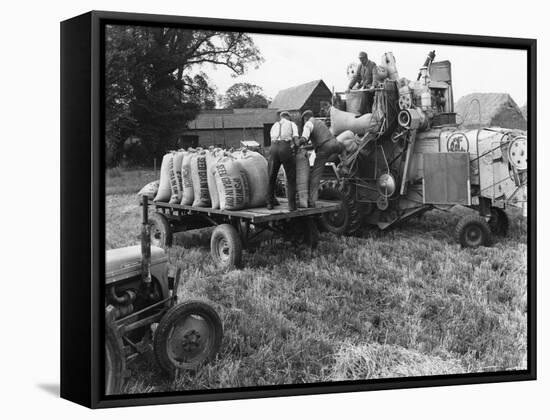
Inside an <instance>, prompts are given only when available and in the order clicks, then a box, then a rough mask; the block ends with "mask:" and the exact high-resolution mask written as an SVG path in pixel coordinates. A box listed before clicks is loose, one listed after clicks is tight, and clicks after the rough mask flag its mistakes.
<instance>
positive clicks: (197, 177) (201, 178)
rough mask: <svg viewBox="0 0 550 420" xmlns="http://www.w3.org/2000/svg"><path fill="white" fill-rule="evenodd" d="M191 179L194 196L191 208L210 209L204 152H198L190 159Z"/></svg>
mask: <svg viewBox="0 0 550 420" xmlns="http://www.w3.org/2000/svg"><path fill="white" fill-rule="evenodd" d="M191 177H192V178H193V193H194V195H195V199H194V200H193V207H210V193H209V192H208V172H207V170H206V151H205V150H200V151H198V152H197V153H196V154H194V155H193V157H192V158H191Z"/></svg>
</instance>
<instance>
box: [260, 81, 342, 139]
mask: <svg viewBox="0 0 550 420" xmlns="http://www.w3.org/2000/svg"><path fill="white" fill-rule="evenodd" d="M331 99H332V92H331V91H330V89H329V88H328V87H327V85H326V84H325V82H323V81H322V80H320V79H319V80H314V81H312V82H308V83H304V84H302V85H298V86H294V87H290V88H287V89H283V90H281V91H279V93H277V95H276V96H275V98H273V101H272V102H271V104H270V105H269V108H270V109H277V110H280V111H289V112H290V114H291V115H292V119H293V120H294V122H296V124H298V127H300V128H301V125H302V124H301V120H300V115H301V113H302V112H304V111H305V110H307V109H310V110H312V111H313V115H314V116H316V117H317V116H325V115H324V109H328V106H329V105H330V103H331Z"/></svg>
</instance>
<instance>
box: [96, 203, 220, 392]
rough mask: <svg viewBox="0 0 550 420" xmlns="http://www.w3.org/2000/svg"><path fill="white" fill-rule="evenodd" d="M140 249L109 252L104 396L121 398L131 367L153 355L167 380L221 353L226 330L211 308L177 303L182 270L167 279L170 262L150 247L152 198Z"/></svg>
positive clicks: (145, 209) (145, 206)
mask: <svg viewBox="0 0 550 420" xmlns="http://www.w3.org/2000/svg"><path fill="white" fill-rule="evenodd" d="M143 200H144V201H143V224H142V232H141V246H140V245H138V246H131V247H127V248H119V249H114V250H109V251H107V253H106V267H105V394H106V395H114V394H118V393H120V392H121V387H122V385H123V382H124V378H125V376H126V375H127V373H126V364H127V363H128V362H129V361H131V360H133V359H134V358H135V357H137V356H138V355H139V354H141V353H144V352H146V351H149V350H150V349H151V348H152V349H153V351H154V356H155V359H156V362H157V364H158V365H159V367H160V368H161V369H162V370H163V371H164V372H166V373H167V374H168V375H173V374H174V373H175V372H177V371H178V370H188V369H196V368H197V367H198V366H200V365H201V364H202V363H203V362H205V361H207V360H210V359H212V358H213V357H214V356H215V355H216V353H217V352H218V350H219V348H220V345H221V340H222V337H223V327H222V322H221V320H220V317H219V316H218V314H217V312H216V311H215V309H214V308H213V307H212V306H211V305H209V304H208V303H206V302H203V301H198V300H192V301H184V302H182V303H178V301H177V300H178V299H177V291H178V284H179V278H180V272H179V270H176V273H175V275H174V276H171V277H169V276H168V257H167V255H166V254H165V251H164V250H163V249H162V248H159V247H155V246H151V236H150V235H151V233H150V223H149V220H148V207H149V206H148V198H147V196H145V197H143Z"/></svg>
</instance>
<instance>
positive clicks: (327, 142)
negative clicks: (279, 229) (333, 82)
mask: <svg viewBox="0 0 550 420" xmlns="http://www.w3.org/2000/svg"><path fill="white" fill-rule="evenodd" d="M302 121H303V122H304V129H303V130H302V137H301V139H300V143H306V142H307V141H311V144H312V145H313V147H314V149H315V162H313V168H311V173H310V176H309V197H308V207H315V202H316V201H317V199H318V198H319V185H320V183H321V175H323V169H324V168H325V163H326V162H327V161H328V160H329V159H330V158H331V156H332V155H335V156H336V155H339V154H341V153H342V152H343V151H344V145H343V144H342V143H340V142H339V141H338V140H336V138H335V137H334V135H333V134H332V133H331V132H330V130H329V129H328V127H327V126H326V125H325V123H324V122H322V121H321V120H318V119H316V118H314V117H313V112H312V111H310V110H307V111H304V113H303V114H302Z"/></svg>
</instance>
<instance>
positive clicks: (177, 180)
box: [170, 151, 187, 204]
mask: <svg viewBox="0 0 550 420" xmlns="http://www.w3.org/2000/svg"><path fill="white" fill-rule="evenodd" d="M186 153H187V152H182V151H180V152H176V153H175V154H174V158H173V163H172V166H171V167H170V190H171V191H172V196H171V197H170V204H179V203H181V197H182V193H183V187H182V177H181V162H182V161H183V156H184V155H185V154H186Z"/></svg>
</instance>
